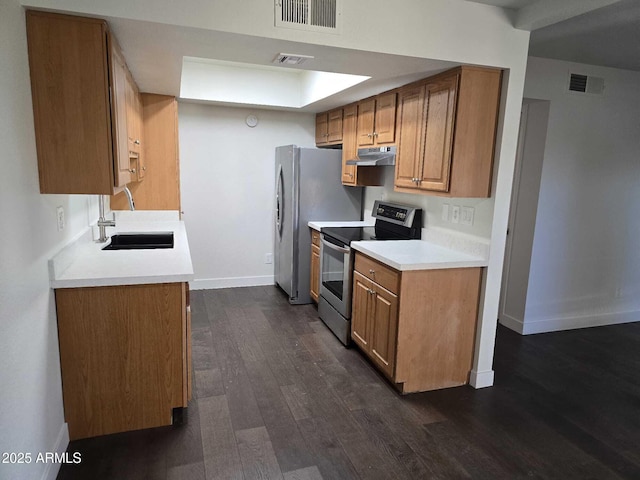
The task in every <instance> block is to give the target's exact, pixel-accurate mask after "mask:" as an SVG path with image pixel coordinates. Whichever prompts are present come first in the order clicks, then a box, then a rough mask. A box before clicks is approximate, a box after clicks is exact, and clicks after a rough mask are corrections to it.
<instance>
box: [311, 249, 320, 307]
mask: <svg viewBox="0 0 640 480" xmlns="http://www.w3.org/2000/svg"><path fill="white" fill-rule="evenodd" d="M309 280H310V283H309V284H310V286H311V288H310V291H309V293H310V294H311V298H313V300H314V301H315V302H316V303H317V302H318V295H319V292H320V247H318V246H317V245H311V278H310V279H309Z"/></svg>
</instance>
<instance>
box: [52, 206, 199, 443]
mask: <svg viewBox="0 0 640 480" xmlns="http://www.w3.org/2000/svg"><path fill="white" fill-rule="evenodd" d="M114 230H115V231H114V232H110V234H113V233H122V232H146V233H149V232H172V233H173V238H174V245H173V248H162V249H132V250H102V248H103V247H104V246H105V245H106V244H100V243H96V242H94V241H93V240H92V238H91V231H87V232H86V233H85V234H84V235H83V236H82V237H81V238H79V239H78V240H76V241H75V242H73V243H72V244H71V245H69V246H67V247H66V248H65V249H63V250H62V251H61V252H60V253H58V254H57V255H56V256H55V257H54V258H53V259H51V260H50V275H51V286H52V287H53V288H54V289H55V297H56V310H57V316H58V331H59V344H60V363H61V370H62V382H63V397H64V407H65V418H66V421H67V423H68V425H69V435H70V438H71V439H72V440H73V439H78V438H86V437H93V436H98V435H105V434H109V433H116V432H122V431H128V430H137V429H142V428H151V427H157V426H161V425H170V424H171V423H172V417H173V416H172V413H173V409H176V408H183V407H186V406H187V402H188V400H189V398H190V396H191V382H190V377H191V339H190V336H191V334H190V330H191V329H190V323H191V319H190V306H189V288H188V284H187V282H188V281H189V280H191V279H192V278H193V267H192V264H191V256H190V253H189V245H188V241H187V236H186V232H185V228H184V223H183V222H181V221H180V220H179V219H178V213H177V212H142V211H140V212H118V214H117V217H116V227H115V229H114Z"/></svg>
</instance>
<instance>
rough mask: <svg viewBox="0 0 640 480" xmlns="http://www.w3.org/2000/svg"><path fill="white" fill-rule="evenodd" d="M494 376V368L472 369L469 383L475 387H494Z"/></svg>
mask: <svg viewBox="0 0 640 480" xmlns="http://www.w3.org/2000/svg"><path fill="white" fill-rule="evenodd" d="M493 378H494V372H493V370H487V371H484V372H476V371H475V370H471V372H469V385H471V386H472V387H473V388H486V387H492V386H493Z"/></svg>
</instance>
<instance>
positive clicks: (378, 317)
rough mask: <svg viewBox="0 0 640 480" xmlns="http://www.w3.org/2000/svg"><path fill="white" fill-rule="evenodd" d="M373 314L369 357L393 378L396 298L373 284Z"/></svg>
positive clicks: (396, 328)
mask: <svg viewBox="0 0 640 480" xmlns="http://www.w3.org/2000/svg"><path fill="white" fill-rule="evenodd" d="M371 302H372V308H373V313H372V314H371V318H372V327H371V355H372V359H373V361H374V362H375V363H377V364H378V367H380V370H382V371H383V372H384V373H385V374H386V375H387V376H388V377H390V378H391V377H393V374H394V367H395V362H396V341H397V339H396V335H397V330H398V297H397V296H396V295H394V294H393V293H391V292H389V291H387V290H385V289H384V288H382V287H381V286H379V285H376V284H374V286H373V293H372V294H371Z"/></svg>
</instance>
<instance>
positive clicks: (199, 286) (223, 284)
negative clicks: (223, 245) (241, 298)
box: [189, 275, 275, 290]
mask: <svg viewBox="0 0 640 480" xmlns="http://www.w3.org/2000/svg"><path fill="white" fill-rule="evenodd" d="M261 285H275V279H274V277H273V275H263V276H261V277H230V278H201V279H197V280H192V281H191V282H189V288H190V289H191V290H212V289H217V288H233V287H256V286H261Z"/></svg>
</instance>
